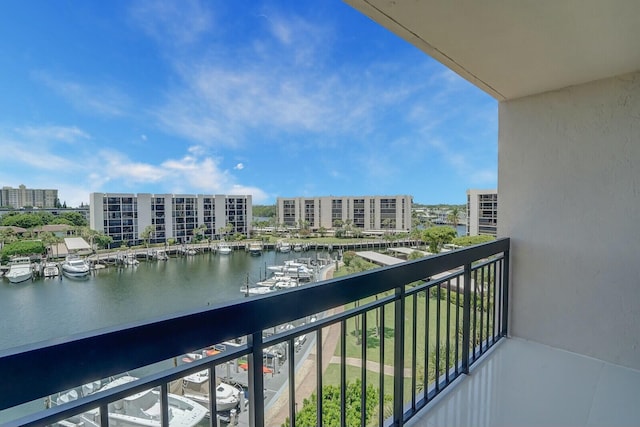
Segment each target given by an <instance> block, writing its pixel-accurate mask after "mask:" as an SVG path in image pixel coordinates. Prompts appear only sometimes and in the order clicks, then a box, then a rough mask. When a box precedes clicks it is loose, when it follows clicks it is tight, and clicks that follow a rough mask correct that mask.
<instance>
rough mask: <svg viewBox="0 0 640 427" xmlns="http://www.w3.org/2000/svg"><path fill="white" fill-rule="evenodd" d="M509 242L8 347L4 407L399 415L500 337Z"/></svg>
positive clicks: (0, 370) (70, 418)
mask: <svg viewBox="0 0 640 427" xmlns="http://www.w3.org/2000/svg"><path fill="white" fill-rule="evenodd" d="M509 244H510V243H509V239H499V240H496V241H494V242H491V243H487V244H482V245H477V246H473V247H469V248H465V249H461V250H456V251H451V252H447V253H445V254H440V255H436V256H432V257H428V258H423V259H419V260H416V261H409V262H406V263H402V264H398V265H394V266H390V267H383V268H379V269H376V270H372V271H368V272H364V273H358V274H355V275H351V276H347V277H344V278H336V279H331V280H327V281H324V282H319V283H313V284H307V285H304V286H300V287H296V288H291V289H286V290H281V291H279V292H274V293H271V294H268V295H265V296H258V297H253V298H246V299H243V300H239V301H237V302H234V303H231V304H226V305H222V306H216V307H211V308H206V309H200V310H194V311H191V312H188V313H183V314H180V315H175V316H165V317H162V318H158V319H153V320H150V321H148V322H144V323H137V324H132V325H128V326H125V327H119V328H112V329H108V330H101V331H99V332H95V333H85V334H80V335H77V336H74V337H70V338H68V339H62V340H60V339H59V340H54V341H51V342H46V343H40V344H36V345H28V346H24V347H19V348H14V349H10V350H5V351H2V352H0V378H3V381H2V382H0V396H1V397H2V398H1V399H0V410H4V409H7V408H12V407H15V406H17V405H24V404H28V403H29V402H39V403H37V405H42V406H38V408H44V407H45V406H46V408H45V409H41V410H37V411H32V412H30V413H28V414H27V415H23V416H21V418H18V419H14V420H13V421H9V422H8V423H7V424H6V425H7V426H17V425H21V426H23V425H27V426H36V425H38V426H41V425H61V426H74V425H75V426H79V425H83V426H99V425H100V426H107V425H119V424H120V423H121V422H123V420H125V419H128V420H129V421H130V422H134V423H138V424H139V425H150V426H154V425H157V426H171V425H209V424H211V425H248V426H258V427H262V426H265V425H288V426H295V425H304V426H307V425H314V424H315V425H318V426H325V425H352V424H353V423H354V422H356V423H357V425H362V426H366V425H402V424H403V423H404V422H406V421H407V420H409V419H410V418H411V417H413V416H414V415H415V414H417V413H418V412H419V411H420V410H421V409H422V408H424V407H425V405H426V404H427V403H429V401H430V400H431V399H433V398H434V397H435V396H436V395H438V394H439V393H441V392H442V391H443V390H444V389H446V388H447V387H448V386H449V385H450V384H452V382H453V381H454V380H455V379H456V378H457V377H458V376H460V375H463V374H465V373H468V370H469V367H470V365H472V364H473V363H474V362H475V361H476V360H477V359H478V358H479V357H480V356H481V355H482V354H484V353H485V352H486V351H487V350H488V349H489V348H491V347H492V346H493V345H494V344H495V343H496V342H497V341H498V340H500V339H501V338H502V337H504V336H505V335H506V328H507V312H508V306H507V301H508V289H509V287H508V277H509ZM134 371H136V372H144V374H135V375H134V374H132V372H134ZM318 396H322V398H318ZM214 402H215V403H214ZM332 407H333V408H339V410H335V411H333V412H332V410H331V408H332ZM214 408H215V410H214ZM336 414H337V415H336ZM353 414H355V415H353ZM336 416H337V418H335V417H336ZM354 416H355V418H356V421H354ZM127 417H130V418H127ZM131 417H133V418H135V420H133V421H131V420H132V418H131ZM310 420H311V421H310Z"/></svg>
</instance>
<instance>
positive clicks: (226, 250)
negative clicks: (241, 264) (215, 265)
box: [218, 242, 231, 255]
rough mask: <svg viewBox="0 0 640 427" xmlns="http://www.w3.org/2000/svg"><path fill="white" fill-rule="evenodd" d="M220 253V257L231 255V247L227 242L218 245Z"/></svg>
mask: <svg viewBox="0 0 640 427" xmlns="http://www.w3.org/2000/svg"><path fill="white" fill-rule="evenodd" d="M218 253H219V254H220V255H229V254H230V253H231V246H229V244H228V243H225V242H220V243H218Z"/></svg>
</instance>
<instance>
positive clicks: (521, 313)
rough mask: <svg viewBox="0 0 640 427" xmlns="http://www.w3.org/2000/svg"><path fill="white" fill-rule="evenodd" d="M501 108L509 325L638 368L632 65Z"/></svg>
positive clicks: (639, 79)
mask: <svg viewBox="0 0 640 427" xmlns="http://www.w3.org/2000/svg"><path fill="white" fill-rule="evenodd" d="M499 112H500V134H499V193H500V204H499V218H500V219H499V223H498V227H499V230H498V232H499V235H500V236H510V237H511V238H512V249H513V250H512V255H513V258H512V260H513V262H512V267H513V270H512V294H511V297H512V301H511V304H512V305H511V309H512V310H511V333H512V335H515V336H520V337H523V338H526V339H530V340H535V341H538V342H541V343H544V344H548V345H551V346H554V347H560V348H564V349H567V350H570V351H574V352H577V353H581V354H585V355H589V356H593V357H596V358H599V359H602V360H605V361H609V362H612V363H616V364H621V365H625V366H629V367H633V368H636V369H640V73H635V74H631V75H624V76H619V77H616V78H611V79H606V80H601V81H597V82H592V83H588V84H584V85H580V86H575V87H571V88H566V89H563V90H560V91H555V92H550V93H545V94H541V95H536V96H531V97H527V98H522V99H518V100H513V101H507V102H503V103H501V105H500V109H499Z"/></svg>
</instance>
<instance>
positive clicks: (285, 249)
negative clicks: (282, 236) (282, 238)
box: [278, 242, 291, 254]
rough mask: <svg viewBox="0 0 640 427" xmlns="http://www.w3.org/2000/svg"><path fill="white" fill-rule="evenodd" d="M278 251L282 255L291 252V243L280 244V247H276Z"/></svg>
mask: <svg viewBox="0 0 640 427" xmlns="http://www.w3.org/2000/svg"><path fill="white" fill-rule="evenodd" d="M278 250H279V251H280V252H282V253H283V254H286V253H289V252H291V243H289V242H282V243H280V246H278Z"/></svg>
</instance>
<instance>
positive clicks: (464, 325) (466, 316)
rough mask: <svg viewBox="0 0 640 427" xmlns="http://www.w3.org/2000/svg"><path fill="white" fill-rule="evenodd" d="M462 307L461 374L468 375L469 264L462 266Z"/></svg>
mask: <svg viewBox="0 0 640 427" xmlns="http://www.w3.org/2000/svg"><path fill="white" fill-rule="evenodd" d="M463 294H464V305H463V307H462V373H464V374H467V375H468V374H469V337H470V336H471V263H468V264H465V265H464V280H463Z"/></svg>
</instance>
